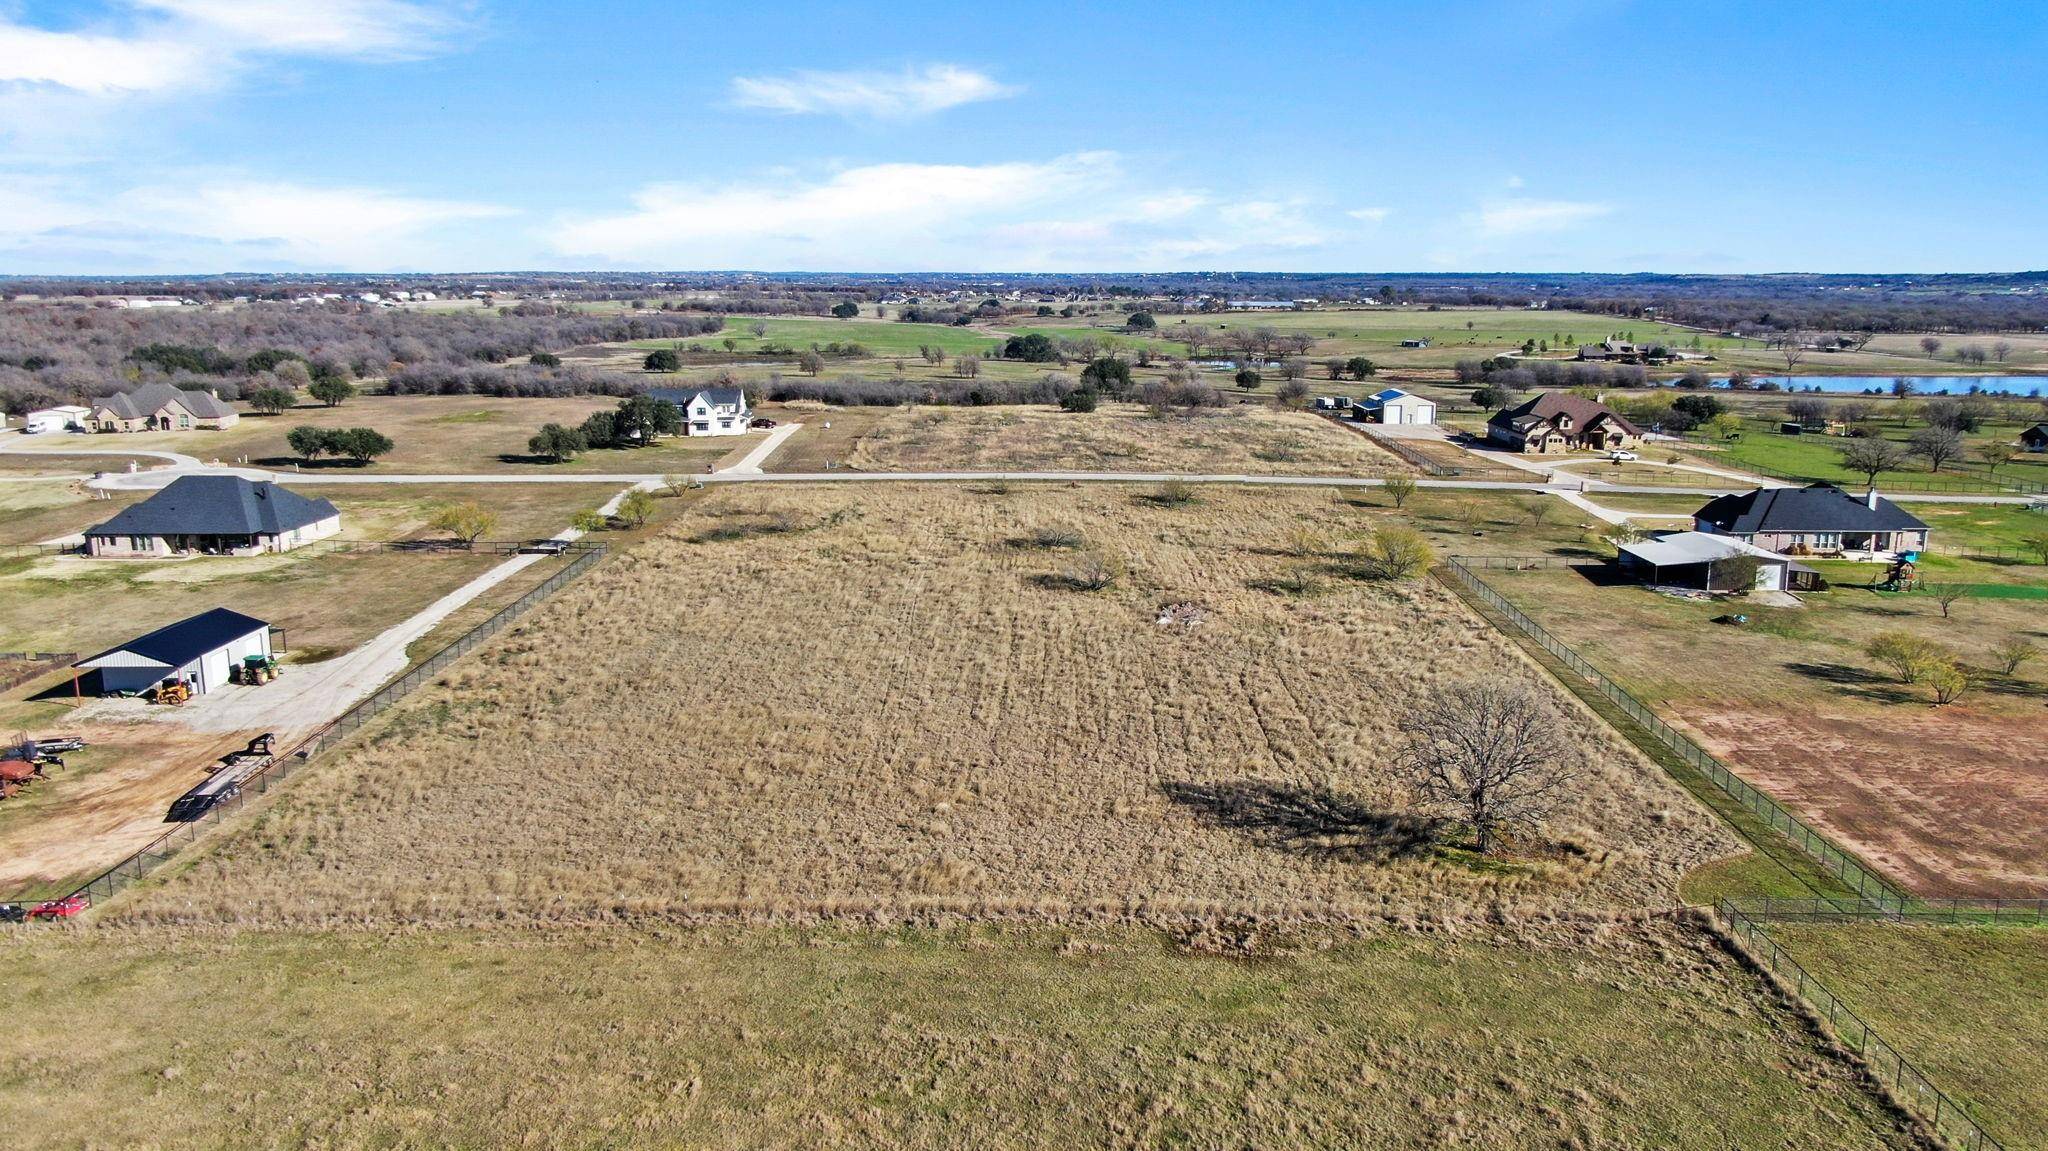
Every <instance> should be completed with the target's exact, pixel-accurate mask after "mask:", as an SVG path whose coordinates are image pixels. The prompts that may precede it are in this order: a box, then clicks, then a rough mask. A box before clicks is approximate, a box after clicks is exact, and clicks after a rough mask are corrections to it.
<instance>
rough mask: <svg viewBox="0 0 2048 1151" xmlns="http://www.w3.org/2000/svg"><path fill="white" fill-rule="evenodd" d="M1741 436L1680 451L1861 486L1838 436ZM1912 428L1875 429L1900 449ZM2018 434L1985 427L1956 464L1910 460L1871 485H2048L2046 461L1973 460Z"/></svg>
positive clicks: (1769, 429) (1766, 430) (1773, 423)
mask: <svg viewBox="0 0 2048 1151" xmlns="http://www.w3.org/2000/svg"><path fill="white" fill-rule="evenodd" d="M1744 425H1745V426H1744V430H1743V434H1742V437H1741V438H1740V439H1737V440H1713V441H1710V442H1707V443H1705V444H1691V445H1687V447H1686V450H1688V451H1691V452H1693V453H1694V454H1695V455H1697V456H1698V457H1699V458H1700V459H1702V460H1703V461H1705V462H1709V463H1716V464H1720V465H1721V466H1724V467H1725V466H1728V465H1734V466H1736V467H1767V468H1772V469H1776V470H1777V471H1780V472H1785V473H1789V474H1791V475H1797V476H1808V477H1811V478H1813V479H1819V480H1827V481H1829V482H1831V483H1838V484H1842V485H1844V486H1856V487H1861V486H1862V485H1863V482H1864V475H1863V473H1862V472H1855V471H1851V470H1849V469H1848V468H1846V467H1844V466H1842V454H1841V449H1842V445H1843V444H1845V443H1847V442H1848V441H1846V440H1844V439H1843V438H1841V437H1839V436H1827V435H1796V436H1788V435H1785V434H1784V433H1782V432H1779V431H1778V430H1777V426H1778V421H1777V420H1775V419H1769V418H1765V419H1748V420H1745V421H1744ZM1916 426H1917V425H1911V424H1908V425H1903V426H1902V425H1901V424H1900V423H1899V422H1898V421H1896V420H1884V421H1882V422H1880V423H1879V424H1878V425H1877V429H1878V432H1879V433H1880V434H1881V435H1883V436H1885V437H1886V438H1887V439H1891V440H1894V441H1897V442H1898V443H1899V445H1900V446H1901V447H1904V446H1905V442H1906V440H1907V439H1908V438H1909V437H1910V436H1911V435H1912V434H1913V431H1914V430H1915V427H1916ZM2017 435H2018V430H2017V428H2016V427H2014V426H2013V425H1988V426H1987V428H1986V430H1985V431H1984V432H1982V433H1979V434H1976V435H1972V436H1969V437H1966V441H1967V443H1968V446H1969V452H1970V458H1969V459H1968V460H1965V461H1961V462H1948V463H1944V464H1943V465H1942V470H1941V471H1939V472H1934V471H1930V470H1929V469H1928V468H1927V465H1926V463H1925V461H1923V460H1920V459H1917V458H1915V459H1911V460H1909V461H1908V462H1907V463H1906V465H1905V466H1904V467H1902V468H1898V469H1894V470H1892V471H1887V472H1882V473H1879V475H1878V477H1877V485H1878V487H1880V488H1883V487H1885V486H1887V485H1891V486H1894V487H1898V486H1908V487H1911V486H1922V487H1924V486H1926V485H1928V484H1937V485H1949V486H1953V487H1956V488H1966V489H1977V490H1985V491H1992V490H1997V489H1998V488H1999V487H2001V486H2002V485H2003V484H2006V483H2010V482H2013V481H2029V482H2032V483H2044V482H2048V459H2044V458H2042V457H2037V456H2031V455H2021V456H2019V457H2017V458H2015V459H2014V460H2013V461H2012V462H2011V463H2009V464H2007V465H2005V466H2004V467H2002V468H2000V469H1999V470H1998V472H1997V475H1996V476H1995V477H1994V476H1993V475H1992V474H1991V473H1989V472H1988V471H1987V470H1986V469H1985V467H1984V465H1983V464H1982V463H1981V462H1978V461H1977V459H1976V452H1977V450H1978V449H1979V448H1980V447H1981V446H1982V445H1983V444H1985V443H1988V442H1990V441H1991V440H1993V439H2003V440H2011V439H2013V438H2014V437H2016V436H2017Z"/></svg>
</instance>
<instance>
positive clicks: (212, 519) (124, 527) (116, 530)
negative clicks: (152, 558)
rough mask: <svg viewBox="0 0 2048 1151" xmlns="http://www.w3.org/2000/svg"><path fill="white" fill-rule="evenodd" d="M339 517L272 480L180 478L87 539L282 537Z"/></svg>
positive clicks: (323, 502)
mask: <svg viewBox="0 0 2048 1151" xmlns="http://www.w3.org/2000/svg"><path fill="white" fill-rule="evenodd" d="M339 514H340V513H339V512H337V511H336V510H335V508H334V505H333V504H332V503H330V502H329V501H327V500H309V499H307V498H306V497H304V496H302V495H300V494H298V493H297V492H294V491H291V490H289V489H287V488H281V487H278V486H277V485H276V484H274V483H271V482H269V481H268V480H264V481H261V482H257V481H254V480H245V479H243V478H242V477H240V476H179V477H178V478H177V479H175V480H172V481H171V483H170V486H168V487H166V488H164V490H162V491H160V492H158V493H157V494H155V495H153V496H151V497H149V498H148V499H146V500H144V501H142V502H141V503H139V504H136V505H135V506H133V507H130V508H126V509H123V510H122V512H121V514H120V515H117V516H115V517H114V518H113V519H110V520H108V521H107V522H106V523H103V524H101V525H100V526H98V527H96V528H93V529H91V530H90V531H87V532H86V533H85V534H86V535H89V536H160V535H201V536H210V535H221V536H243V535H251V536H252V535H277V534H279V533H281V532H288V531H290V530H292V529H293V528H302V527H305V526H306V525H308V524H314V523H318V522H320V521H321V520H324V519H327V518H328V517H330V516H334V515H339Z"/></svg>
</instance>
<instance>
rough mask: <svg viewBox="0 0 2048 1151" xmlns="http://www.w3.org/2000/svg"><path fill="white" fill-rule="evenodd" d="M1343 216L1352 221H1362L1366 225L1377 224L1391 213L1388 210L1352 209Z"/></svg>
mask: <svg viewBox="0 0 2048 1151" xmlns="http://www.w3.org/2000/svg"><path fill="white" fill-rule="evenodd" d="M1344 214H1345V215H1347V216H1349V217H1351V218H1352V219H1354V220H1363V221H1365V222H1366V223H1368V224H1377V223H1379V222H1381V221H1382V220H1385V219H1386V218H1387V217H1388V216H1389V215H1392V214H1393V213H1392V210H1391V209H1388V208H1353V209H1351V210H1350V211H1349V212H1346V213H1344Z"/></svg>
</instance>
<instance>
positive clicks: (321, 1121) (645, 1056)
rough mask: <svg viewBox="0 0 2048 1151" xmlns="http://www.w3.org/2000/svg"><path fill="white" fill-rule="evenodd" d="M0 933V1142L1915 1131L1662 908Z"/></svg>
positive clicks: (1244, 1139) (1391, 1141)
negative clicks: (1441, 921) (1597, 918)
mask: <svg viewBox="0 0 2048 1151" xmlns="http://www.w3.org/2000/svg"><path fill="white" fill-rule="evenodd" d="M9 934H10V935H11V936H12V938H8V939H0V962H4V963H5V964H6V970H7V971H8V995H9V1000H10V1003H11V1005H12V1007H13V1011H12V1013H11V1014H12V1018H11V1020H10V1025H9V1026H8V1027H7V1028H5V1029H4V1030H0V1068H4V1069H5V1070H4V1071H0V1083H4V1084H5V1087H6V1089H5V1090H4V1091H0V1130H6V1131H9V1132H11V1133H12V1134H11V1135H10V1136H9V1139H8V1141H9V1143H10V1145H11V1146H14V1147H19V1148H24V1149H29V1148H41V1147H73V1146H131V1145H149V1146H162V1147H215V1146H222V1145H229V1144H240V1145H262V1146H305V1145H321V1146H347V1147H358V1146H401V1145H403V1146H510V1145H532V1146H549V1147H563V1146H573V1147H598V1146H602V1147H612V1148H632V1147H677V1146H690V1147H771V1146H772V1147H805V1148H812V1147H819V1148H824V1147H830V1148H841V1147H847V1148H851V1147H861V1148H870V1147H890V1148H936V1147H980V1148H993V1149H1002V1148H1013V1147H1015V1148H1023V1147H1048V1146H1052V1147H1282V1146H1284V1147H1300V1148H1315V1147H1331V1148H1337V1147H1343V1148H1360V1147H1385V1148H1395V1147H1401V1148H1407V1147H1419V1146H1445V1145H1456V1146H1460V1147H1466V1148H1478V1149H1491V1148H1510V1147H1514V1148H1522V1147H1535V1146H1546V1147H1559V1146H1589V1147H1590V1146H1600V1147H1663V1148H1701V1149H1706V1148H1716V1149H1718V1148H1726V1147H1762V1146H1797V1147H1830V1148H1838V1147H1842V1148H1846V1147H1854V1148H1885V1147H1898V1148H1904V1147H1908V1146H1911V1145H1912V1144H1911V1142H1910V1140H1909V1139H1908V1138H1907V1137H1906V1136H1905V1134H1904V1133H1903V1132H1902V1131H1901V1130H1900V1129H1899V1122H1898V1120H1897V1119H1896V1118H1895V1117H1893V1116H1892V1115H1890V1114H1888V1113H1887V1112H1886V1111H1885V1109H1884V1108H1883V1106H1882V1105H1881V1104H1879V1103H1878V1101H1877V1100H1876V1099H1875V1098H1874V1097H1872V1096H1871V1095H1870V1094H1869V1093H1868V1092H1867V1090H1866V1089H1864V1088H1863V1087H1862V1086H1861V1085H1860V1084H1859V1083H1858V1082H1857V1081H1856V1077H1855V1075H1854V1074H1853V1072H1852V1071H1851V1069H1850V1068H1849V1067H1848V1066H1847V1065H1846V1064H1845V1063H1843V1062H1841V1061H1839V1060H1838V1059H1836V1058H1834V1057H1831V1056H1828V1055H1826V1054H1824V1053H1822V1052H1821V1051H1820V1050H1818V1048H1817V1046H1816V1045H1815V1044H1814V1043H1813V1042H1812V1041H1811V1040H1810V1039H1808V1038H1806V1037H1804V1036H1803V1035H1802V1034H1801V1032H1800V1030H1799V1025H1798V1024H1797V1023H1796V1022H1795V1021H1793V1020H1792V1019H1791V1018H1790V1016H1789V1013H1788V1012H1787V1011H1786V1010H1785V1009H1784V1008H1783V1007H1781V1006H1778V1005H1777V1004H1776V1003H1775V1002H1774V1001H1773V999H1772V997H1771V996H1769V995H1767V994H1766V993H1765V992H1764V990H1763V988H1762V986H1761V985H1760V984H1759V983H1758V982H1757V980H1756V978H1755V977H1754V976H1753V975H1751V974H1750V973H1748V972H1747V971H1745V970H1743V969H1741V968H1740V967H1738V966H1737V965H1736V964H1735V963H1733V962H1732V961H1731V960H1729V959H1728V958H1727V957H1726V956H1725V955H1723V954H1722V953H1720V952H1719V950H1718V949H1717V948H1716V947H1714V946H1712V945H1711V943H1710V942H1709V941H1707V940H1706V939H1705V938H1704V937H1702V936H1700V935H1697V934H1694V933H1689V932H1685V931H1682V930H1679V929H1657V928H1637V929H1623V930H1619V931H1616V932H1614V933H1612V935H1611V938H1610V939H1609V940H1608V941H1606V942H1600V943H1593V942H1576V941H1572V940H1570V939H1569V938H1566V939H1563V940H1561V941H1559V942H1554V943H1544V942H1533V943H1532V942H1520V941H1512V940H1506V939H1496V938H1490V937H1488V936H1487V935H1485V934H1484V933H1480V934H1470V935H1466V936H1462V937H1460V938H1458V939H1450V938H1436V937H1430V936H1426V935H1403V934H1392V935H1387V936H1384V937H1379V938H1374V939H1368V940H1362V941H1350V942H1345V941H1340V940H1326V941H1322V942H1317V941H1315V940H1302V941H1300V942H1301V943H1302V944H1304V945H1303V946H1294V945H1293V943H1294V941H1291V940H1274V941H1272V942H1274V943H1278V944H1280V947H1279V948H1278V950H1277V952H1275V953H1273V954H1271V955H1270V957H1267V958H1224V957H1219V956H1215V955H1203V954H1190V953H1188V952H1186V951H1183V950H1181V949H1179V948H1176V947H1175V946H1173V945H1172V943H1171V942H1170V941H1169V940H1167V939H1166V938H1164V937H1162V936H1160V935H1156V934H1152V933H1144V932H1134V931H1127V932H1110V931H1094V932H1081V933H1071V932H1062V931H1056V930H1045V931H1037V932H1029V933H1026V932H995V931H964V930H963V931H951V932H938V933H934V932H907V931H906V932H868V933H862V932H849V931H826V930H812V931H794V930H778V929H755V930H752V931H745V930H739V929H728V930H708V931H698V932H692V931H682V930H677V929H649V930H648V931H646V932H639V931H634V930H631V929H626V928H616V929H610V930H607V931H602V932H586V933H577V934H572V935H564V936H552V935H551V936H541V935H528V934H525V933H506V934H502V935H489V934H469V935H463V934H412V935H398V936H389V935H385V934H382V933H374V932H365V933H361V934H348V933H331V934H306V935H301V934H291V933H279V932H258V931H251V932H244V933H240V934H235V935H183V934H178V933H165V932H157V931H147V930H144V931H140V932H134V933H105V934H88V935H78V934H74V933H71V932H61V931H44V932H37V933H32V934H31V933H22V932H14V933H9ZM1559 934H1563V933H1562V932H1560V933H1559ZM1233 937H1234V935H1233V934H1232V933H1216V934H1215V936H1214V938H1215V939H1216V940H1217V941H1218V942H1222V943H1228V941H1229V940H1230V939H1232V938H1233ZM1190 938H1192V939H1202V938H1205V935H1204V933H1202V932H1200V931H1196V932H1193V933H1191V935H1190ZM1259 938H1261V939H1265V938H1266V937H1265V933H1260V934H1259ZM1263 946H1264V948H1265V949H1266V950H1268V951H1274V949H1273V946H1272V943H1266V944H1264V945H1263Z"/></svg>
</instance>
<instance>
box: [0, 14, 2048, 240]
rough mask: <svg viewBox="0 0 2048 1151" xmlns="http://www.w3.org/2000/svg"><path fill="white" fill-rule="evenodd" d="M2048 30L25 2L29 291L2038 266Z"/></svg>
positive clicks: (2, 234) (18, 113) (1797, 20)
mask: <svg viewBox="0 0 2048 1151" xmlns="http://www.w3.org/2000/svg"><path fill="white" fill-rule="evenodd" d="M2044 81H2048V5H2042V4H2038V3H2010V4H1995V3H1979V4H1970V3H1957V4H1943V5H1927V4H1921V3H1911V4H1908V3H1887V2H1865V3H1839V4H1830V3H1802V4H1797V5H1791V4H1782V3H1721V4H1711V3H1683V4H1681V3H1674V2H1647V0H1645V2H1636V3H1630V2H1625V0H1554V2H1550V3H1504V2H1493V3H1467V4H1459V3H1421V2H1416V3H1408V2H1378V3H1351V4H1289V3H1266V4H1259V5H1256V6H1254V5H1243V6H1222V5H1205V4H1200V3H1182V4H1177V5H1159V4H1147V5H1095V6H1090V7H1089V8H1088V9H1087V10H1083V9H1082V8H1081V7H1080V6H1072V7H1063V6H1051V7H1047V6H1038V7H1035V8H1026V9H1024V10H1021V12H1020V10H1018V9H1016V8H1015V7H1014V6H1010V5H960V4H951V5H945V6H943V7H941V6H929V7H926V6H911V5H901V4H877V3H873V2H872V0H870V2H868V3H858V4H844V5H822V4H800V3H774V4H755V5H733V4H721V5H697V4H683V3H673V2H670V3H654V2H649V3H627V2H603V0H582V2H579V3H574V4H566V3H539V2H525V0H471V2H445V3H444V2H438V0H326V2H324V3H322V2H316V0H301V2H295V3H285V2H281V0H280V2H274V3H273V2H270V0H70V2H67V3H42V2H33V0H26V2H25V0H13V2H9V0H0V272H16V273H64V272H75V273H123V272H135V273H147V272H166V273H169V272H209V271H227V270H352V271H434V270H485V269H535V268H551V269H597V268H626V269H704V268H754V269H764V270H819V271H835V270H874V271H891V270H913V271H914V270H960V271H1001V270H1020V271H1029V270H1051V271H1069V270H1070V271H1112V270H1124V271H1131V270H1183V269H1237V270H1303V271H1399V270H1417V271H1436V270H1446V271H1531V270H1544V271H1676V272H1687V271H1692V272H1756V271H1979V270H2013V269H2020V268H2041V267H2048V211H2044V209H2043V207H2042V204H2043V200H2044V197H2043V194H2042V187H2043V184H2044V180H2043V177H2044V175H2048V84H2044Z"/></svg>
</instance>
